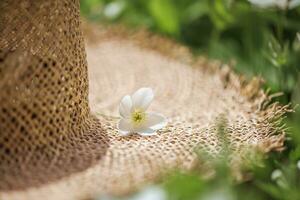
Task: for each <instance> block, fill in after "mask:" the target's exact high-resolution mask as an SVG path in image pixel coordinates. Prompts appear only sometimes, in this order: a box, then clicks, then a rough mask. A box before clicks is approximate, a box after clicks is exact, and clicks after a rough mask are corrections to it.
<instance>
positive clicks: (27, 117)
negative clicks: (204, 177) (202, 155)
mask: <svg viewBox="0 0 300 200" xmlns="http://www.w3.org/2000/svg"><path fill="white" fill-rule="evenodd" d="M79 18H80V13H79V2H78V1H76V0H53V1H42V0H37V1H36V0H34V1H33V0H14V1H1V3H0V27H1V28H0V102H1V104H0V199H1V200H6V199H9V200H17V199H22V200H24V199H30V200H33V199H66V200H67V199H70V200H71V199H72V200H74V199H85V198H89V197H92V196H94V195H97V194H114V195H121V194H126V193H128V192H131V191H134V190H136V189H138V188H140V187H142V186H143V185H144V184H148V183H151V182H153V181H157V180H158V179H159V178H160V177H161V176H162V175H163V174H165V173H166V172H167V171H168V170H170V169H182V170H189V169H192V168H193V167H194V166H195V165H198V164H199V162H198V156H197V154H196V152H195V149H202V150H204V151H206V152H208V153H209V154H211V155H212V156H218V154H219V152H220V151H221V150H222V148H221V146H222V145H221V143H222V141H221V140H222V139H220V138H219V137H218V134H217V121H218V118H220V116H223V118H226V130H227V132H228V133H227V135H228V140H229V146H230V148H231V149H232V152H233V154H234V155H235V158H236V157H240V159H244V158H243V156H242V153H241V149H242V148H243V147H245V146H248V145H254V146H257V147H259V148H260V149H261V150H262V151H263V152H268V151H271V150H281V149H282V148H283V142H284V130H283V128H282V127H279V125H278V124H277V122H278V120H279V119H280V118H281V116H282V115H283V114H284V113H285V112H286V111H287V110H288V108H287V107H286V106H280V105H278V104H272V105H268V102H269V100H270V97H269V96H268V95H266V94H265V93H264V92H263V91H262V90H261V89H260V85H259V80H258V79H254V80H253V81H252V82H250V83H246V81H244V79H243V78H242V77H239V76H236V75H235V74H234V73H232V72H231V71H230V70H229V68H228V67H221V65H220V63H218V62H210V61H207V60H206V59H205V58H195V57H193V56H192V55H191V54H190V53H189V52H188V50H187V49H186V48H184V47H182V46H180V45H177V44H175V43H173V42H170V41H168V40H167V39H164V38H161V37H157V36H151V35H150V34H147V33H146V32H144V31H138V32H136V33H131V32H129V31H124V30H121V29H118V28H112V29H108V28H103V27H102V28H101V27H96V26H90V25H85V26H84V27H85V32H86V38H87V40H86V41H87V43H86V46H85V47H84V42H83V37H82V33H81V30H80V26H81V25H80V19H79ZM86 53H87V56H86ZM87 66H88V68H87ZM145 86H146V87H151V88H153V90H154V93H155V100H154V101H153V104H152V105H151V107H150V109H152V110H155V111H159V112H160V113H163V114H164V115H165V116H166V117H167V118H168V125H167V126H165V127H164V128H163V129H161V130H159V131H158V132H157V135H154V136H147V137H145V136H144V137H143V136H139V135H136V134H133V135H130V136H127V137H122V136H120V135H119V133H118V129H117V123H118V120H119V119H120V117H119V114H118V112H117V111H118V106H119V103H120V100H121V99H122V97H123V96H124V95H126V94H131V93H133V92H134V91H135V90H136V89H138V88H140V87H145Z"/></svg>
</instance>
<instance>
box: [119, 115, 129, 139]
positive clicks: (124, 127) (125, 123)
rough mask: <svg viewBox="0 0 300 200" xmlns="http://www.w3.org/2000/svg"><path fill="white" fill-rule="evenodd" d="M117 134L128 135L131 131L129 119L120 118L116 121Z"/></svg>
mask: <svg viewBox="0 0 300 200" xmlns="http://www.w3.org/2000/svg"><path fill="white" fill-rule="evenodd" d="M118 129H119V134H120V135H122V136H126V135H129V134H130V133H131V129H132V128H131V123H130V120H129V119H121V120H120V121H119V123H118Z"/></svg>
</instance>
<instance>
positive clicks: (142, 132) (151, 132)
mask: <svg viewBox="0 0 300 200" xmlns="http://www.w3.org/2000/svg"><path fill="white" fill-rule="evenodd" d="M136 132H137V133H138V134H139V135H142V136H150V135H156V131H155V130H153V129H151V128H143V129H139V130H136Z"/></svg>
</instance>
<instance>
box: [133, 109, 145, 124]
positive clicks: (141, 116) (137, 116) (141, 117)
mask: <svg viewBox="0 0 300 200" xmlns="http://www.w3.org/2000/svg"><path fill="white" fill-rule="evenodd" d="M145 118H146V114H145V112H144V111H143V110H140V109H136V110H134V111H133V112H132V114H131V119H132V122H133V123H134V124H135V125H139V124H141V123H142V122H144V121H145Z"/></svg>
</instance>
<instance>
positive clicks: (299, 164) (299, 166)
mask: <svg viewBox="0 0 300 200" xmlns="http://www.w3.org/2000/svg"><path fill="white" fill-rule="evenodd" d="M297 167H298V169H299V170H300V160H298V162H297Z"/></svg>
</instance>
